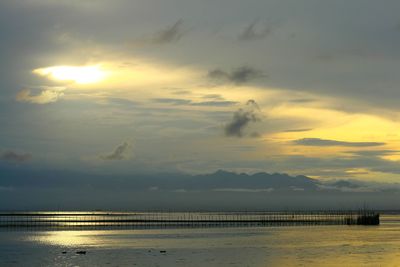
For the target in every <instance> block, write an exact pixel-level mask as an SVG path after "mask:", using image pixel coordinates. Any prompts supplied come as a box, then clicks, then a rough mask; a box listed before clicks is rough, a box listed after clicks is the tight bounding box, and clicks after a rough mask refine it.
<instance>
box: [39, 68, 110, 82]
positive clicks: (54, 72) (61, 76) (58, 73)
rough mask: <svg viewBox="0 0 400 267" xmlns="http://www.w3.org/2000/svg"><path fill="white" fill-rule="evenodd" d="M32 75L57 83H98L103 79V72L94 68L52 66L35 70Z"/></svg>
mask: <svg viewBox="0 0 400 267" xmlns="http://www.w3.org/2000/svg"><path fill="white" fill-rule="evenodd" d="M33 73H36V74H38V75H41V76H46V77H49V78H51V79H54V80H59V81H73V82H75V83H78V84H89V83H98V82H100V81H101V80H103V79H104V78H105V72H104V71H103V70H101V69H100V67H99V66H98V65H94V66H54V67H47V68H40V69H35V70H34V71H33Z"/></svg>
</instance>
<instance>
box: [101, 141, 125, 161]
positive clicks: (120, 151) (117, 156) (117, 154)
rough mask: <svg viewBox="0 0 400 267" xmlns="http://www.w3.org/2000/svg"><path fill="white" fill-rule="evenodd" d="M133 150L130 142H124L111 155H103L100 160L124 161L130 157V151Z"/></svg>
mask: <svg viewBox="0 0 400 267" xmlns="http://www.w3.org/2000/svg"><path fill="white" fill-rule="evenodd" d="M130 148H131V144H130V143H128V142H123V143H122V144H120V145H118V146H117V147H116V148H115V149H114V151H112V152H111V153H109V154H106V155H102V156H100V158H101V159H102V160H124V159H126V158H127V157H128V156H129V150H130Z"/></svg>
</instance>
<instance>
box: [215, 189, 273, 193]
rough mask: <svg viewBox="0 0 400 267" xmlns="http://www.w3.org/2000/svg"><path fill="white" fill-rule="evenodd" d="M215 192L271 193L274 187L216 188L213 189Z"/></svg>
mask: <svg viewBox="0 0 400 267" xmlns="http://www.w3.org/2000/svg"><path fill="white" fill-rule="evenodd" d="M212 191H215V192H233V193H271V192H273V191H274V188H259V189H253V188H215V189H212Z"/></svg>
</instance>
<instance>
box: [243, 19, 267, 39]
mask: <svg viewBox="0 0 400 267" xmlns="http://www.w3.org/2000/svg"><path fill="white" fill-rule="evenodd" d="M258 25H259V23H258V20H255V21H253V22H252V23H251V24H250V25H248V26H247V27H246V28H245V29H244V30H243V31H242V32H241V33H240V34H239V36H238V38H239V40H242V41H255V40H262V39H264V38H265V37H266V36H267V35H268V34H270V33H271V28H270V27H268V26H267V25H262V26H258Z"/></svg>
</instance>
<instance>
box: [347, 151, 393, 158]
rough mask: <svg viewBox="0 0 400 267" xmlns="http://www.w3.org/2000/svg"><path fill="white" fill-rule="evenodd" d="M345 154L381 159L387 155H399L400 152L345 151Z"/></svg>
mask: <svg viewBox="0 0 400 267" xmlns="http://www.w3.org/2000/svg"><path fill="white" fill-rule="evenodd" d="M347 153H350V154H354V155H356V156H360V157H382V156H387V155H395V154H399V153H400V150H361V151H347Z"/></svg>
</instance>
